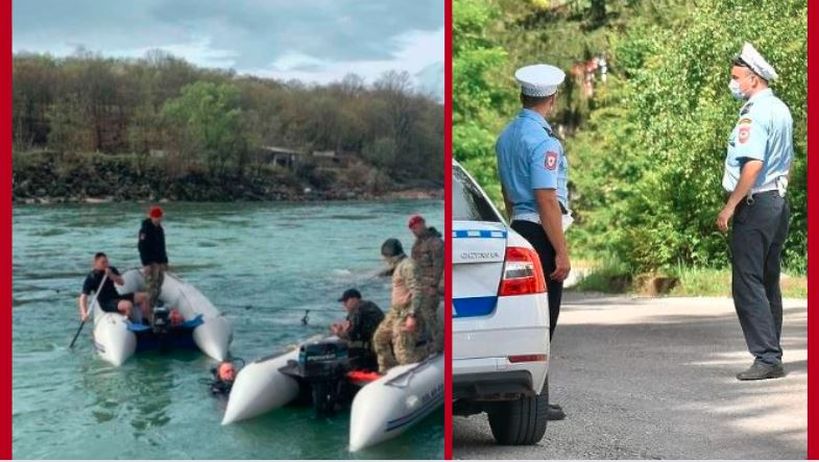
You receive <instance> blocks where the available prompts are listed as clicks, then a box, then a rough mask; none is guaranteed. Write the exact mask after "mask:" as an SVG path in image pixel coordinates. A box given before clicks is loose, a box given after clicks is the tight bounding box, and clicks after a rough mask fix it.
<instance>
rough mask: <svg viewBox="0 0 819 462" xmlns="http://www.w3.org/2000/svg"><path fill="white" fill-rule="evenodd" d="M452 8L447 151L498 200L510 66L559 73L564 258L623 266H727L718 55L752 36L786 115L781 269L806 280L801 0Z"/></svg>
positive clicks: (512, 103)
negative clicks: (566, 181)
mask: <svg viewBox="0 0 819 462" xmlns="http://www.w3.org/2000/svg"><path fill="white" fill-rule="evenodd" d="M453 11H454V15H455V16H454V24H455V30H454V37H455V44H454V47H453V49H454V50H455V61H454V84H453V87H454V89H455V93H454V107H455V110H456V113H455V115H454V120H455V127H454V134H453V137H454V139H455V146H454V152H455V156H456V158H457V159H459V160H461V161H462V162H463V163H464V164H465V165H466V166H467V168H468V169H469V170H470V171H472V172H473V174H475V176H476V177H477V178H478V179H479V181H481V183H482V184H483V185H484V186H485V187H486V189H487V190H488V191H489V192H490V194H492V195H493V197H494V199H495V200H498V201H499V199H500V197H499V192H500V190H499V186H498V183H497V177H496V171H495V159H494V152H493V145H494V140H495V137H496V135H497V133H498V132H499V131H500V130H501V129H502V127H503V125H504V124H505V123H507V122H508V120H509V119H510V118H511V117H513V116H514V114H515V112H516V111H517V110H518V101H517V92H518V89H517V87H516V86H515V82H514V79H513V72H514V69H515V68H516V67H518V66H521V65H525V64H530V63H535V62H549V63H553V64H556V65H558V66H560V67H561V68H563V69H564V70H565V71H566V73H567V79H566V84H565V85H564V88H562V90H561V93H560V99H559V104H558V112H557V114H555V117H554V119H553V122H554V124H555V125H556V126H557V128H558V131H559V133H561V134H562V136H563V137H564V143H565V146H566V150H567V154H568V157H569V162H570V165H571V170H570V178H571V182H570V189H571V197H572V208H573V209H574V210H575V213H576V218H577V221H576V224H575V226H574V227H573V228H572V230H571V231H570V233H569V237H570V242H571V249H572V252H573V254H574V255H576V256H580V257H584V258H589V259H594V260H596V261H606V262H614V264H615V265H617V266H619V267H621V268H623V269H624V270H625V271H627V272H629V273H631V274H638V273H643V272H663V271H669V270H673V269H675V268H676V269H679V268H681V267H683V268H724V267H725V266H727V264H728V261H729V260H728V256H727V244H726V238H725V236H724V235H723V234H721V233H719V232H717V230H716V229H715V226H714V220H715V218H716V215H717V214H718V213H719V211H720V209H721V207H722V204H723V203H724V197H723V192H722V188H721V186H720V184H721V178H722V171H723V161H724V158H725V150H726V143H727V137H728V135H729V133H730V131H731V129H732V128H733V126H734V124H735V123H736V120H737V114H738V110H739V107H740V105H741V103H740V102H738V101H736V100H734V99H733V98H732V97H731V95H730V92H729V91H728V81H729V78H730V76H729V71H730V60H731V58H732V57H733V55H735V54H736V53H737V52H738V51H739V49H740V48H741V46H742V43H743V42H744V41H749V42H752V43H753V44H754V45H755V46H756V47H757V48H758V49H759V50H760V51H761V52H762V53H763V55H765V57H766V58H767V59H768V60H769V62H770V63H771V64H772V65H773V66H774V67H775V68H776V70H777V72H778V73H779V75H780V79H779V80H777V81H775V82H773V84H772V88H773V90H774V92H775V93H776V94H777V95H779V96H780V98H782V99H783V100H784V101H785V103H786V104H787V105H788V106H789V107H790V109H791V111H792V113H793V116H794V136H795V150H796V152H795V165H794V167H793V170H792V180H791V187H790V191H789V198H790V202H791V215H792V219H791V232H790V238H789V241H788V243H787V246H786V252H785V265H786V268H787V271H790V272H794V273H801V274H804V272H805V271H806V256H805V255H806V252H805V249H806V239H807V225H806V216H805V213H806V198H805V193H806V172H805V165H806V160H805V155H806V129H807V125H806V110H807V100H806V90H807V87H806V84H807V69H806V65H807V62H806V59H807V57H806V54H807V43H806V37H807V16H806V15H807V5H806V1H805V0H762V1H748V0H746V1H740V0H699V1H696V2H692V1H681V0H657V1H649V0H592V1H568V2H566V1H549V0H530V1H527V2H515V1H506V0H456V1H455V8H454V9H453ZM601 57H602V58H603V60H600V58H601ZM603 62H605V66H601V65H600V64H601V63H603ZM603 71H607V72H606V73H605V74H604V72H603ZM604 79H605V80H604Z"/></svg>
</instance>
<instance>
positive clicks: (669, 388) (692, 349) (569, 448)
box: [453, 293, 807, 459]
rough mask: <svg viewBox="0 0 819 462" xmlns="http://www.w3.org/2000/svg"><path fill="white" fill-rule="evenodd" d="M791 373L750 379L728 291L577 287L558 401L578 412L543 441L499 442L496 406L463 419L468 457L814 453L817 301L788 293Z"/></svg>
mask: <svg viewBox="0 0 819 462" xmlns="http://www.w3.org/2000/svg"><path fill="white" fill-rule="evenodd" d="M782 345H783V348H784V356H785V357H784V362H785V370H786V372H787V376H786V377H785V378H783V379H777V380H766V381H760V382H739V381H737V380H736V379H735V377H734V376H735V374H736V373H737V372H739V371H741V370H744V369H745V368H747V367H748V366H749V365H750V363H751V360H752V358H751V356H750V355H749V354H748V352H747V350H746V347H745V342H744V340H743V337H742V332H741V330H740V327H739V322H738V321H737V319H736V314H735V313H734V309H733V304H732V302H731V300H730V299H728V298H656V299H647V298H630V297H621V296H618V297H603V296H592V295H582V294H571V293H570V294H567V295H566V297H565V300H564V305H563V308H562V310H561V314H560V322H559V325H558V328H557V332H556V333H555V339H554V343H553V345H552V364H551V366H550V380H549V383H550V393H551V398H552V399H551V401H552V402H554V403H557V404H560V405H562V406H563V409H564V410H565V411H566V413H567V415H568V417H567V419H566V420H564V421H558V422H550V423H549V425H548V427H547V429H546V436H545V437H544V438H543V440H542V441H541V442H540V444H538V445H536V446H519V447H514V446H497V445H495V444H494V441H493V440H492V435H491V432H490V430H489V424H488V422H487V419H486V415H485V414H481V415H475V416H470V417H455V421H454V424H453V455H454V457H455V458H459V459H804V458H806V456H807V302H806V301H805V300H786V301H785V321H784V328H783V333H782Z"/></svg>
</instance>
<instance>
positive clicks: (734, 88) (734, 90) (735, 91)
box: [728, 79, 748, 100]
mask: <svg viewBox="0 0 819 462" xmlns="http://www.w3.org/2000/svg"><path fill="white" fill-rule="evenodd" d="M728 89H729V90H731V96H733V97H734V98H736V99H739V100H746V99H748V97H747V96H745V93H743V92H742V90H740V88H739V82H738V81H736V80H734V79H731V81H730V82H728Z"/></svg>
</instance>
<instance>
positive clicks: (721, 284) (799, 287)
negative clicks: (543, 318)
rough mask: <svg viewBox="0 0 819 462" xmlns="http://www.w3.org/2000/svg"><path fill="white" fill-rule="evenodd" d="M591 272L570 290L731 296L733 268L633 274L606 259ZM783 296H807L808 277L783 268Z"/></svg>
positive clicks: (650, 294)
mask: <svg viewBox="0 0 819 462" xmlns="http://www.w3.org/2000/svg"><path fill="white" fill-rule="evenodd" d="M589 268H590V269H589V270H588V274H587V275H586V276H585V277H583V279H581V280H580V281H579V282H578V284H577V285H576V286H574V287H572V288H571V289H570V290H573V291H576V292H602V293H608V294H632V295H648V296H671V297H730V296H731V270H730V269H712V268H690V267H678V268H675V269H673V270H671V271H667V272H665V273H655V274H639V275H633V274H631V273H630V272H629V271H628V268H626V267H625V265H623V264H622V263H618V262H616V261H612V260H606V261H603V262H598V263H597V264H592V265H590V266H589ZM780 286H781V287H782V296H783V297H786V298H807V296H808V280H807V277H805V276H798V275H793V276H791V275H788V274H787V272H785V271H783V274H782V281H781V283H780Z"/></svg>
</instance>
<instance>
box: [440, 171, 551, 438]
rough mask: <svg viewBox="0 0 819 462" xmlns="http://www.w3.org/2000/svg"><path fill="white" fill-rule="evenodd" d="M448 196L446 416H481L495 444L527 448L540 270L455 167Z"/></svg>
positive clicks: (540, 341) (543, 388)
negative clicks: (449, 378)
mask: <svg viewBox="0 0 819 462" xmlns="http://www.w3.org/2000/svg"><path fill="white" fill-rule="evenodd" d="M452 195H453V198H452V212H453V223H452V233H453V234H452V236H453V240H452V242H453V245H452V248H453V259H452V261H453V269H452V284H453V285H452V287H453V300H452V304H453V306H452V310H453V312H452V317H453V319H452V352H453V353H452V373H453V399H454V401H455V402H454V405H453V410H454V413H455V414H456V415H471V414H477V413H481V412H486V413H487V414H488V416H489V425H490V427H491V429H492V434H493V436H494V437H495V440H496V441H497V442H498V443H500V444H515V445H523V444H535V443H537V442H538V441H540V439H541V438H542V437H543V434H544V433H545V431H546V422H547V420H546V412H547V407H548V401H549V393H548V369H549V305H548V299H547V296H546V284H545V278H544V274H543V269H542V268H541V265H540V260H539V258H538V256H537V253H535V251H534V249H533V248H532V246H531V245H530V244H529V243H528V242H527V241H526V240H525V239H524V238H523V237H521V236H520V235H519V234H517V233H516V232H514V231H513V230H512V229H511V228H510V227H509V226H507V224H506V223H505V222H504V220H503V218H502V216H501V214H500V213H499V212H498V210H497V209H496V208H495V207H494V206H493V205H492V202H491V201H490V200H489V199H488V198H487V197H486V194H484V192H483V191H482V190H481V188H480V187H479V186H478V185H477V183H476V182H475V180H474V179H473V178H472V177H471V176H470V175H469V174H468V173H467V172H466V171H465V170H464V169H463V168H462V167H461V166H460V165H459V164H458V163H457V162H455V163H454V165H453V182H452Z"/></svg>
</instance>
